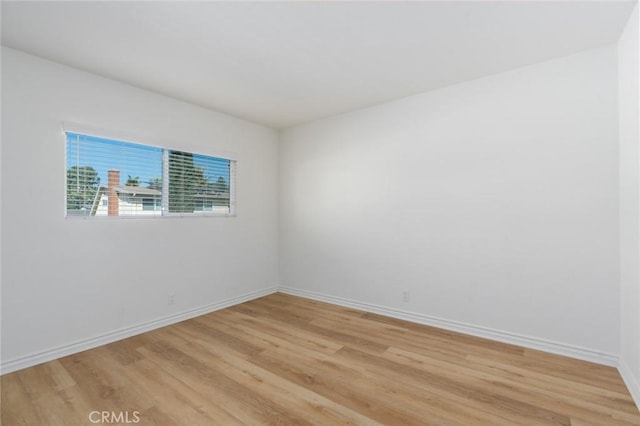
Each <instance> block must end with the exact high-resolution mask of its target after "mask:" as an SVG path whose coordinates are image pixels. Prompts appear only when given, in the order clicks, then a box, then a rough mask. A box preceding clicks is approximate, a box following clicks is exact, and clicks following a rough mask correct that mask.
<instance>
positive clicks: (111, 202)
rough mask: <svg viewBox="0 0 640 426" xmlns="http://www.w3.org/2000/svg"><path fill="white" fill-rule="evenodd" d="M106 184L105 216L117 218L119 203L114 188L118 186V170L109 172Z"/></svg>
mask: <svg viewBox="0 0 640 426" xmlns="http://www.w3.org/2000/svg"><path fill="white" fill-rule="evenodd" d="M107 180H108V184H107V200H108V201H107V203H108V204H107V215H108V216H118V215H119V214H120V202H119V201H118V194H117V193H116V186H118V185H120V170H109V172H108V179H107Z"/></svg>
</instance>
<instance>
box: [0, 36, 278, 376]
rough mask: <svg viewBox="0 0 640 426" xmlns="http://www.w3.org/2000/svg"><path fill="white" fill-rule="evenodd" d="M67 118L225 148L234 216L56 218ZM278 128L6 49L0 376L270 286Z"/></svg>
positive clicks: (185, 145) (210, 149)
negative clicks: (231, 168) (232, 168)
mask: <svg viewBox="0 0 640 426" xmlns="http://www.w3.org/2000/svg"><path fill="white" fill-rule="evenodd" d="M63 121H71V122H75V123H81V124H85V125H88V126H94V127H99V128H104V129H113V130H114V131H117V132H125V133H129V134H131V135H135V136H139V137H141V138H144V139H145V140H151V141H157V142H158V143H160V144H165V143H166V144H170V146H168V147H170V148H177V149H184V150H188V151H194V152H198V153H202V154H212V155H215V154H216V153H220V152H227V153H232V154H233V155H234V157H235V158H236V159H237V160H238V166H237V217H234V218H223V217H215V218H203V217H196V218H183V219H131V218H129V219H115V220H109V219H107V220H72V219H65V218H64V203H65V200H64V177H65V140H64V134H63V132H62V122H63ZM277 136H278V135H277V132H275V131H274V130H271V129H268V128H265V127H261V126H258V125H254V124H251V123H248V122H245V121H242V120H239V119H236V118H232V117H229V116H226V115H222V114H218V113H215V112H212V111H210V110H206V109H203V108H199V107H196V106H193V105H190V104H187V103H183V102H180V101H176V100H173V99H170V98H167V97H164V96H160V95H157V94H154V93H151V92H147V91H143V90H140V89H136V88H133V87H131V86H127V85H124V84H120V83H117V82H114V81H111V80H107V79H104V78H101V77H98V76H96V75H92V74H88V73H84V72H81V71H77V70H74V69H71V68H68V67H65V66H61V65H58V64H54V63H52V62H48V61H45V60H42V59H39V58H36V57H33V56H29V55H26V54H23V53H20V52H18V51H15V50H12V49H7V48H3V49H2V266H3V268H2V365H3V368H4V369H3V372H7V371H10V370H11V369H15V368H18V367H21V366H24V365H28V364H30V363H33V362H38V361H43V360H45V359H48V358H54V357H56V356H59V355H61V354H64V353H67V352H69V351H74V350H78V349H79V348H82V347H83V345H84V346H91V345H96V344H100V343H104V341H108V340H113V339H115V338H118V337H122V336H123V335H124V334H127V333H131V332H135V331H140V328H137V329H131V330H125V331H123V332H121V333H118V332H117V331H118V330H122V329H125V328H127V327H131V326H135V325H138V324H143V323H148V322H149V321H154V320H159V319H163V318H164V319H166V318H167V317H168V316H170V315H176V314H180V313H185V312H186V313H187V314H189V313H191V314H195V313H198V312H200V313H202V311H193V310H194V309H197V308H199V307H204V310H207V309H212V308H213V307H215V306H219V305H220V304H225V303H230V301H234V300H235V301H237V300H241V299H243V297H251V296H252V295H253V296H255V295H256V294H258V293H259V292H260V291H273V290H274V288H275V286H277V285H278V270H277V256H278V251H277V250H278V245H277V201H276V197H275V196H274V195H275V194H277V184H278V181H277ZM169 292H172V293H175V305H171V306H168V304H167V295H168V293H169ZM256 292H258V293H256ZM177 318H179V316H176V317H173V318H169V319H168V320H167V321H169V322H170V321H175V320H176V319H177ZM165 322H166V321H165ZM161 323H162V321H160V322H155V323H151V325H150V324H147V326H158V325H160V324H161ZM114 332H115V333H114ZM109 333H111V334H109ZM100 337H102V339H101V338H100ZM83 339H90V340H89V341H87V342H84V343H83V344H80V345H79V346H78V345H77V343H78V342H79V341H81V340H83ZM91 339H93V340H91ZM66 345H71V346H66ZM56 348H58V349H59V350H56Z"/></svg>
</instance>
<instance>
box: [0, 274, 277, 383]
mask: <svg viewBox="0 0 640 426" xmlns="http://www.w3.org/2000/svg"><path fill="white" fill-rule="evenodd" d="M277 291H278V287H270V288H266V289H263V290H258V291H253V292H250V293H245V294H242V295H240V296H236V297H231V298H229V299H225V300H222V301H220V302H216V303H211V304H208V305H204V306H200V307H198V308H195V309H190V310H188V311H184V312H179V313H177V314H172V315H169V316H166V317H163V318H158V319H155V320H153V321H148V322H144V323H142V324H137V325H134V326H131V327H126V328H121V329H119V330H115V331H112V332H109V333H105V334H101V335H98V336H94V337H90V338H88V339H84V340H80V341H77V342H74V343H70V344H68V345H64V346H58V347H56V348H52V349H47V350H44V351H41V352H37V353H33V354H30V355H26V356H22V357H19V358H15V359H11V360H8V361H4V360H3V361H2V363H1V364H0V371H1V372H2V374H7V373H11V372H13V371H17V370H21V369H23V368H27V367H32V366H34V365H38V364H42V363H43V362H47V361H52V360H54V359H58V358H61V357H64V356H67V355H72V354H74V353H78V352H82V351H86V350H87V349H93V348H96V347H98V346H102V345H106V344H108V343H113V342H115V341H117V340H122V339H126V338H127V337H131V336H135V335H136V334H140V333H145V332H147V331H151V330H155V329H157V328H160V327H166V326H168V325H171V324H175V323H177V322H180V321H184V320H187V319H190V318H194V317H197V316H200V315H205V314H208V313H211V312H214V311H217V310H220V309H224V308H228V307H229V306H233V305H237V304H239V303H244V302H248V301H250V300H253V299H257V298H259V297H263V296H267V295H269V294H272V293H276V292H277Z"/></svg>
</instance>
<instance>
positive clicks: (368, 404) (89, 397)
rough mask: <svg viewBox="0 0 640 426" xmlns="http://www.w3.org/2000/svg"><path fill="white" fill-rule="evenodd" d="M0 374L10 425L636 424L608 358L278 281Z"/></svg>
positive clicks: (639, 417) (639, 425) (639, 422)
mask: <svg viewBox="0 0 640 426" xmlns="http://www.w3.org/2000/svg"><path fill="white" fill-rule="evenodd" d="M0 385H1V387H0V393H1V396H2V398H1V401H0V403H1V407H2V410H1V421H2V424H5V425H11V426H13V425H37V426H40V425H45V426H46V425H65V426H67V425H86V424H90V422H89V421H88V420H89V415H90V413H91V412H92V411H99V412H102V411H106V412H107V414H110V413H112V412H113V413H114V414H119V413H127V415H128V416H132V415H133V413H134V412H136V415H137V416H139V419H140V421H139V423H138V424H141V425H162V426H170V425H236V424H237V425H244V424H250V425H261V424H282V425H286V424H296V425H304V424H316V425H335V424H357V425H378V424H386V425H398V424H402V425H413V424H415V425H465V426H467V425H496V426H499V425H504V426H507V425H531V426H538V425H572V426H593V425H606V426H624V425H636V426H640V412H639V411H638V408H637V407H636V406H635V405H634V402H633V399H632V398H631V396H630V394H629V392H628V390H627V388H626V387H625V385H624V382H623V381H622V379H621V377H620V374H619V373H618V372H617V370H616V369H614V368H611V367H607V366H602V365H598V364H594V363H589V362H585V361H579V360H576V359H571V358H567V357H562V356H557V355H553V354H548V353H544V352H540V351H536V350H532V349H526V348H522V347H519V346H515V345H510V344H506V343H500V342H494V341H491V340H487V339H482V338H479V337H475V336H467V335H464V334H461V333H456V332H452V331H448V330H441V329H437V328H434V327H428V326H424V325H420V324H415V323H409V322H406V321H402V320H398V319H394V318H388V317H384V316H382V315H377V314H373V313H367V312H363V311H359V310H356V309H351V308H344V307H340V306H336V305H331V304H327V303H323V302H319V301H314V300H309V299H303V298H299V297H295V296H291V295H286V294H280V293H276V294H272V295H269V296H266V297H263V298H260V299H256V300H253V301H250V302H247V303H243V304H240V305H236V306H233V307H230V308H227V309H224V310H220V311H217V312H213V313H211V314H207V315H203V316H201V317H197V318H194V319H191V320H188V321H184V322H181V323H178V324H175V325H172V326H169V327H164V328H161V329H158V330H154V331H151V332H148V333H144V334H142V335H139V336H134V337H131V338H129V339H125V340H122V341H119V342H115V343H112V344H110V345H106V346H103V347H100V348H96V349H93V350H90V351H86V352H82V353H79V354H75V355H71V356H68V357H65V358H61V359H59V360H55V361H51V362H48V363H44V364H41V365H38V366H35V367H31V368H28V369H24V370H21V371H17V372H14V373H11V374H5V375H3V376H2V377H1V379H0Z"/></svg>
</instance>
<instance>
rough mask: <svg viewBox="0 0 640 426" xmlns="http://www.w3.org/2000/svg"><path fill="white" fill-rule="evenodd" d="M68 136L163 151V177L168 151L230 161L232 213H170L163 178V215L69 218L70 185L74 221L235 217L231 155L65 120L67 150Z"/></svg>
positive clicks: (166, 181)
mask: <svg viewBox="0 0 640 426" xmlns="http://www.w3.org/2000/svg"><path fill="white" fill-rule="evenodd" d="M67 133H75V134H80V135H84V136H93V137H98V138H104V139H112V140H116V141H123V142H129V143H134V144H140V145H146V146H150V147H154V148H160V149H162V173H163V177H164V176H169V162H168V155H169V151H184V152H189V153H191V154H197V155H204V156H207V157H216V158H221V159H224V160H229V180H230V182H229V213H213V212H211V213H207V212H202V213H170V212H169V208H168V206H169V179H164V178H163V179H162V209H161V211H162V214H160V215H157V216H156V215H149V216H145V215H130V216H128V215H123V216H101V217H95V216H69V215H68V214H67V203H66V199H67V186H66V185H63V186H64V199H65V203H64V218H65V219H71V220H74V221H75V220H122V219H143V220H149V219H162V218H200V217H236V169H237V162H238V160H237V156H236V155H235V154H233V153H229V152H224V153H223V152H220V151H218V152H217V153H212V152H211V151H209V150H204V151H206V152H203V151H199V150H196V151H198V152H192V151H191V150H190V149H187V148H178V147H175V146H174V145H173V144H172V143H158V142H157V141H153V140H150V139H149V138H143V137H138V136H135V135H133V134H131V133H128V132H121V131H116V130H107V129H104V128H99V127H94V126H86V125H84V124H78V123H74V122H69V121H64V122H63V123H62V134H63V136H64V143H65V148H66V143H67V137H66V135H67ZM64 152H65V154H64V164H65V167H64V182H66V180H67V174H66V164H67V150H66V149H65V150H64Z"/></svg>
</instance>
